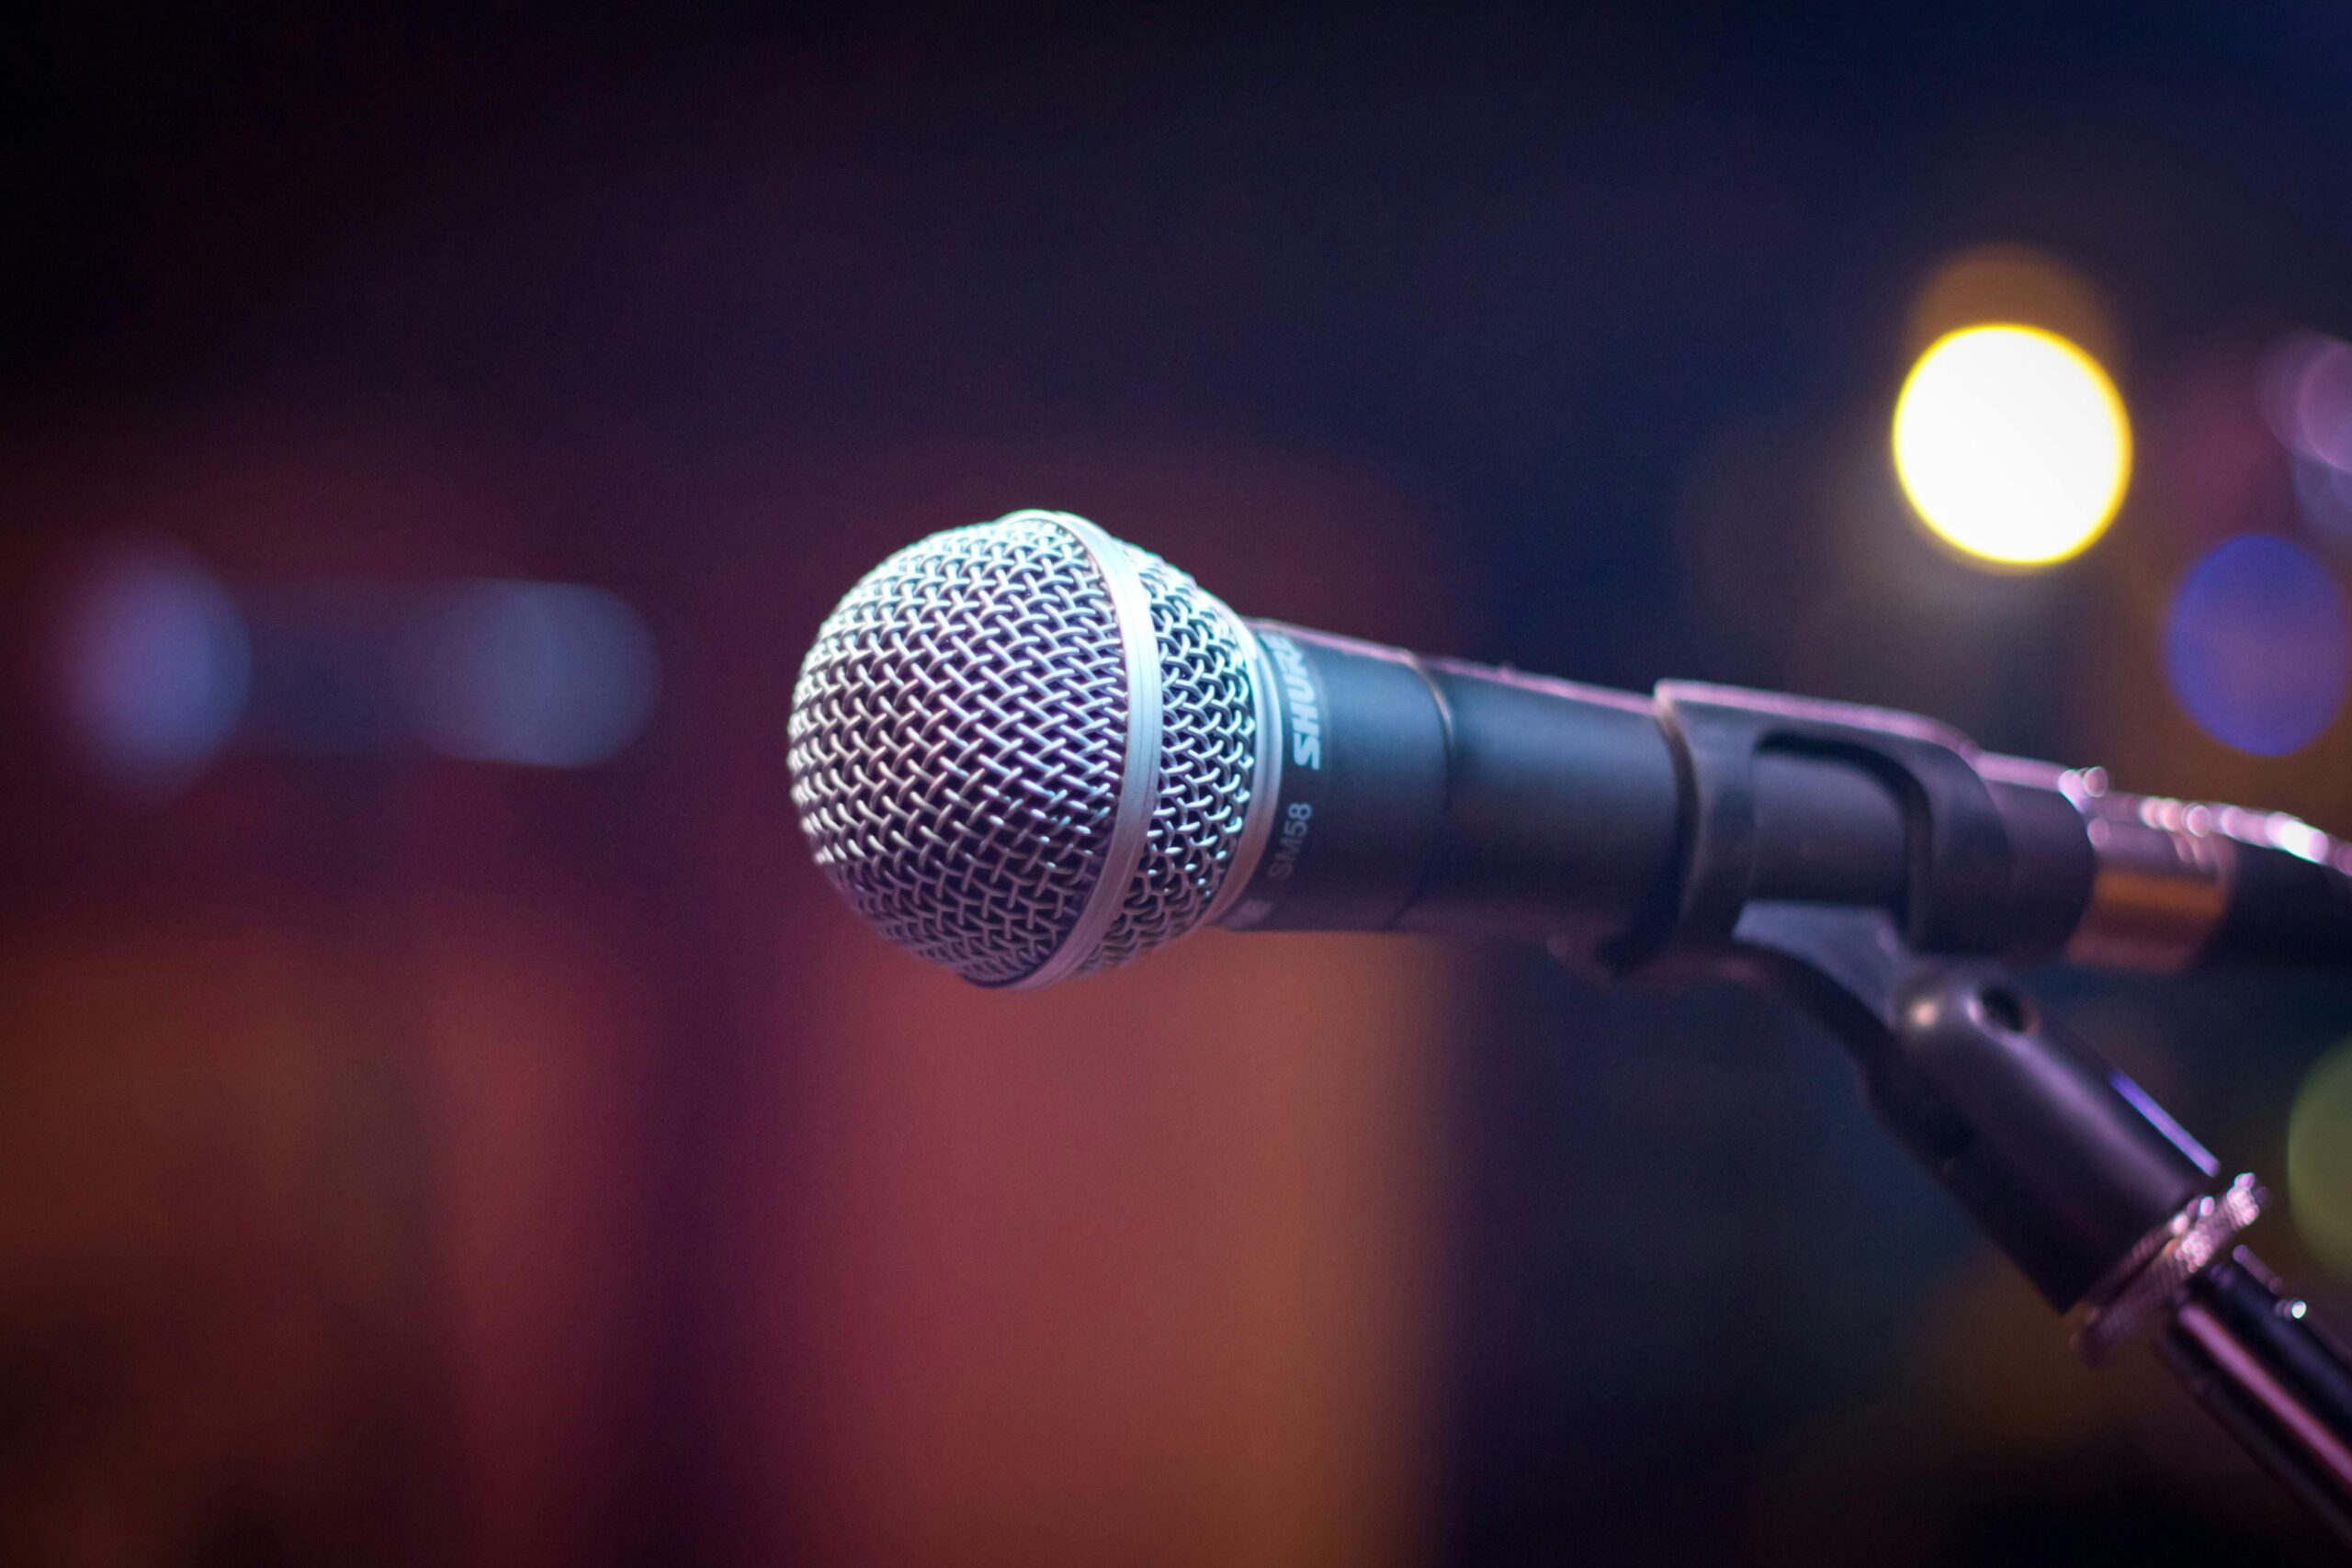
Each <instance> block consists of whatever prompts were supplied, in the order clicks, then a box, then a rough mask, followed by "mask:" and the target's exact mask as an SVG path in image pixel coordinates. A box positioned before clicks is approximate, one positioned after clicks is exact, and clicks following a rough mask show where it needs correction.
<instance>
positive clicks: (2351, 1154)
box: [2287, 1040, 2352, 1278]
mask: <svg viewBox="0 0 2352 1568" xmlns="http://www.w3.org/2000/svg"><path fill="white" fill-rule="evenodd" d="M2287 1201H2288V1203H2289V1204H2290V1208H2291V1210H2292V1213H2293V1214H2294V1216H2295V1228H2296V1229H2297V1230H2299V1231H2301V1233H2302V1236H2303V1239H2304V1241H2306V1242H2307V1243H2309V1244H2310V1246H2311V1249H2312V1255H2313V1256H2315V1257H2316V1258H2319V1260H2320V1261H2321V1262H2322V1263H2324V1264H2325V1265H2326V1266H2327V1267H2328V1268H2329V1269H2333V1270H2335V1272H2336V1273H2338V1274H2340V1275H2343V1276H2345V1277H2346V1278H2352V1040H2347V1041H2345V1042H2343V1043H2340V1044H2337V1045H2336V1046H2335V1047H2334V1048H2333V1049H2331V1050H2330V1051H2329V1052H2328V1053H2327V1054H2326V1055H2324V1056H2322V1057H2321V1058H2320V1059H2319V1060H2318V1061H2317V1062H2316V1063H2314V1064H2313V1065H2312V1070H2311V1071H2310V1072H2309V1073H2307V1074H2306V1075H2304V1077H2303V1086H2302V1088H2301V1089H2299V1090H2297V1091H2296V1094H2295V1107H2294V1111H2293V1112H2292V1113H2291V1114H2290V1116H2289V1117H2288V1120H2287Z"/></svg>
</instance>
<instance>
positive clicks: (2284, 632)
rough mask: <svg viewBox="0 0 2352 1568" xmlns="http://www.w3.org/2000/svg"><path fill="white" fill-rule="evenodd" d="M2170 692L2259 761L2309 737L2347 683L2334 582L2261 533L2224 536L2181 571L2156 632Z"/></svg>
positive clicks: (2351, 651) (2351, 664)
mask: <svg viewBox="0 0 2352 1568" xmlns="http://www.w3.org/2000/svg"><path fill="white" fill-rule="evenodd" d="M2165 673H2166V675H2167V676H2169V677H2170V679H2171V682H2172V689H2173V695H2174V696H2175V697H2176V698H2177V699H2178V700H2179V702H2180V705H2181V706H2182V707H2183V708H2185V709H2187V710H2188V716H2189V717H2191V718H2193V719H2195V720H2196V721H2197V723H2198V725H2199V728H2203V729H2204V730H2205V732H2206V733H2207V734H2209V735H2211V736H2212V737H2213V738H2214V739H2216V740H2219V741H2221V742H2222V744H2223V745H2225V746H2232V747H2234V748H2236V749H2237V750H2241V751H2249V752H2252V753H2253V754H2255V755H2256V756H2258V757H2281V756H2285V755H2286V754H2287V753H2288V752H2290V751H2299V750H2301V749H2302V748H2304V747H2305V746H2308V745H2310V744H2311V743H2312V741H2313V740H2315V739H2318V738H2319V736H2320V734H2321V732H2322V731H2324V730H2325V729H2326V728H2327V727H2328V725H2329V724H2330V723H2331V722H2333V721H2334V719H2335V715H2336V711H2337V710H2338V709H2339V708H2341V707H2342V706H2343V705H2344V696H2345V690H2346V684H2347V682H2352V614H2347V612H2346V608H2345V603H2344V594H2343V592H2342V591H2341V590H2340V589H2339V588H2338V587H2337V586H2336V583H2335V576H2334V575H2333V574H2332V573H2331V572H2330V571H2329V570H2327V568H2326V567H2325V566H2324V565H2322V564H2321V563H2320V562H2319V561H2318V560H2317V559H2315V558H2313V557H2312V554H2311V553H2310V552H2309V551H2307V550H2305V549H2303V548H2302V547H2300V546H2298V545H2295V544H2293V543H2291V542H2290V541H2289V540H2286V539H2281V538H2276V537H2273V536H2268V535H2261V534H2245V535H2241V536H2238V537H2236V538H2234V539H2228V540H2224V541H2223V542H2222V544H2220V545H2218V546H2216V547H2214V548H2213V549H2212V550H2211V551H2210V552H2208V553H2207V554H2206V556H2205V557H2204V558H2203V559H2201V560H2199V562H2198V563H2197V564H2196V565H2195V566H2194V567H2192V568H2190V569H2189V571H2188V576H2187V577H2186V578H2184V579H2182V581H2181V584H2180V587H2179V589H2178V591H2177V592H2175V594H2174V595H2173V601H2172V609H2171V613H2170V615H2168V617H2167V618H2166V621H2165Z"/></svg>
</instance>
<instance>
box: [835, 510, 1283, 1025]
mask: <svg viewBox="0 0 2352 1568" xmlns="http://www.w3.org/2000/svg"><path fill="white" fill-rule="evenodd" d="M1114 548H1128V547H1124V546H1114ZM1128 553H1129V558H1130V559H1132V561H1133V562H1134V564H1135V566H1136V569H1137V572H1138V575H1139V576H1140V577H1141V580H1142V582H1143V585H1144V589H1145V594H1146V597H1147V598H1148V602H1149V604H1150V613H1151V620H1152V626H1151V630H1152V641H1153V644H1154V647H1155V649H1156V650H1157V655H1158V660H1159V681H1160V687H1161V714H1162V728H1161V737H1160V746H1159V779H1158V784H1157V788H1156V790H1155V793H1154V795H1153V799H1152V802H1151V807H1150V814H1149V818H1148V832H1147V835H1146V838H1145V840H1144V846H1143V851H1142V855H1141V859H1140V861H1139V862H1138V863H1137V864H1136V871H1135V874H1134V875H1133V876H1132V877H1131V878H1129V879H1128V881H1127V884H1126V886H1125V890H1124V892H1123V893H1122V894H1121V896H1120V898H1119V903H1118V907H1117V911H1116V914H1115V916H1114V919H1112V922H1111V925H1110V928H1109V930H1108V931H1107V932H1106V933H1105V935H1104V936H1103V938H1102V940H1101V941H1100V942H1096V943H1095V944H1094V945H1093V951H1091V953H1084V954H1079V955H1075V956H1076V957H1077V958H1078V964H1077V972H1080V973H1085V972H1091V971H1093V970H1098V969H1103V968H1109V967H1111V966H1113V965H1115V964H1124V963H1125V962H1127V961H1128V960H1129V959H1131V958H1134V957H1136V956H1138V955H1139V954H1141V953H1148V952H1149V951H1150V950H1151V949H1153V948H1155V947H1158V946H1159V945H1161V944H1162V943H1164V942H1170V941H1172V940H1173V939H1174V938H1176V937H1178V936H1181V935H1182V934H1183V933H1184V932H1185V931H1189V930H1191V929H1192V928H1193V926H1195V925H1197V924H1199V923H1200V921H1201V919H1203V917H1204V915H1205V914H1206V913H1207V911H1208V908H1209V906H1210V903H1211V901H1212V900H1213V899H1214V898H1215V897H1216V892H1217V889H1218V887H1219V886H1221V884H1222V882H1223V880H1224V876H1225V873H1226V871H1227V868H1228V867H1229V866H1230V865H1231V863H1232V859H1233V854H1234V852H1235V849H1236V846H1237V845H1238V842H1239V840H1240V839H1241V835H1242V829H1243V825H1244V821H1245V818H1246V817H1247V814H1248V807H1249V800H1250V784H1251V778H1252V774H1253V771H1254V768H1255V764H1256V757H1257V745H1258V736H1257V720H1256V709H1255V705H1254V700H1253V693H1252V689H1251V684H1250V680H1251V677H1250V662H1249V660H1248V658H1247V656H1246V652H1245V649H1244V648H1243V646H1242V643H1241V637H1242V636H1243V635H1244V634H1242V633H1241V631H1240V629H1239V627H1238V623H1236V622H1235V621H1234V620H1233V618H1232V616H1231V615H1230V614H1229V613H1227V612H1226V611H1225V610H1224V608H1223V606H1222V605H1220V604H1217V603H1216V601H1215V600H1214V599H1212V598H1210V597H1209V596H1208V595H1207V594H1206V593H1204V592H1202V591H1201V589H1200V588H1199V587H1198V585H1196V584H1195V583H1194V582H1193V580H1192V579H1191V578H1189V577H1186V576H1185V575H1184V574H1183V573H1182V572H1181V571H1178V570H1175V569H1174V568H1173V567H1170V566H1169V565H1168V564H1167V563H1166V562H1164V561H1161V560H1159V558H1157V557H1153V556H1149V555H1147V554H1145V553H1144V552H1142V551H1140V550H1133V549H1129V552H1128ZM1127 714H1128V703H1127V691H1126V675H1125V664H1124V661H1123V656H1122V649H1121V642H1120V627H1119V625H1118V618H1117V614H1116V612H1115V610H1114V604H1113V598H1112V594H1111V592H1110V590H1109V587H1108V585H1107V584H1106V583H1105V582H1104V581H1103V575H1102V573H1101V570H1100V569H1098V567H1097V566H1096V565H1095V562H1094V558H1093V557H1092V556H1091V554H1089V552H1088V550H1087V548H1086V547H1085V546H1084V545H1083V544H1081V543H1080V540H1079V539H1078V537H1077V536H1075V535H1074V534H1073V533H1072V532H1070V531H1069V529H1067V528H1064V527H1062V526H1059V525H1057V524H1055V523H1053V522H1052V521H1050V520H1049V519H1048V518H1047V517H1046V516H1043V515H1041V514H1037V513H1015V514H1014V515H1012V516H1011V517H1007V518H1004V519H1001V520H1000V521H998V522H995V523H984V524H976V525H972V526H970V527H966V528H956V529H952V530H950V531H948V532H946V533H944V534H935V535H933V536H931V537H930V538H928V539H925V540H923V541H922V543H920V544H917V545H913V546H910V547H908V548H906V549H903V550H900V551H899V553H898V554H896V555H894V556H892V557H891V558H889V559H888V560H886V561H884V562H883V563H882V564H881V565H880V566H878V567H876V569H875V570H873V571H871V572H869V573H868V574H867V575H866V577H865V580H864V581H861V582H860V583H858V585H857V586H856V587H855V588H854V589H852V590H851V591H850V592H849V595H848V596H847V597H846V598H844V599H843V600H842V602H841V604H840V605H839V606H838V607H837V608H835V610H834V611H833V613H832V615H831V616H830V617H828V618H827V619H826V621H825V624H824V626H823V627H822V628H821V629H820V631H819V633H818V635H817V642H816V646H815V647H814V648H812V649H810V650H809V657H808V659H807V660H806V661H804V662H803V664H802V665H801V670H800V681H799V683H798V685H797V688H796V689H795V691H794V693H793V703H792V718H791V723H790V727H789V733H790V738H791V754H790V761H791V766H792V776H793V785H792V798H793V803H794V805H795V806H796V807H797V808H798V810H799V813H800V825H801V829H802V830H803V831H804V832H806V833H807V834H808V837H809V844H810V847H811V848H812V849H813V850H814V851H815V853H816V859H817V863H818V865H819V866H820V867H821V868H823V870H824V873H825V875H826V877H827V879H828V880H829V881H831V884H832V886H834V888H835V889H836V890H837V891H839V892H840V893H841V895H842V897H844V898H845V899H846V900H847V901H848V902H849V904H850V906H851V908H854V909H855V910H856V911H857V912H858V913H859V914H860V915H861V916H863V917H864V918H865V919H866V920H867V921H868V922H869V923H870V924H872V925H873V926H874V927H875V928H876V930H877V931H880V932H881V933H882V934H883V935H884V936H885V937H887V938H888V939H889V940H890V941H892V942H896V943H898V944H899V946H901V947H904V948H906V949H907V950H909V951H910V952H911V953H915V954H916V955H917V956H919V957H922V958H926V959H930V960H932V961H933V962H934V963H938V964H945V965H947V966H948V967H950V968H952V969H954V970H956V972H957V973H958V974H960V975H962V976H965V977H966V978H967V979H971V980H976V981H978V982H980V983H982V984H985V985H1001V984H1006V983H1009V982H1012V981H1016V980H1019V979H1022V978H1023V977H1024V976H1029V975H1031V974H1033V973H1034V972H1035V971H1036V970H1037V969H1038V968H1039V967H1040V966H1041V965H1042V964H1045V963H1046V961H1047V959H1049V958H1051V957H1053V956H1054V954H1055V953H1057V950H1058V949H1059V948H1060V947H1061V946H1062V945H1063V944H1064V942H1065V941H1066V939H1068V938H1069V935H1070V933H1071V931H1073V930H1074V929H1075V928H1076V926H1077V925H1078V922H1079V918H1080V912H1081V910H1082V909H1083V908H1085V907H1086V904H1087V901H1088V898H1089V896H1090V895H1091V894H1092V893H1093V892H1094V889H1095V884H1096V883H1097V882H1098V881H1099V880H1100V878H1101V874H1102V870H1103V863H1104V859H1105V856H1106V853H1107V852H1108V850H1109V848H1110V840H1111V834H1112V825H1113V821H1114V817H1115V815H1116V813H1117V809H1118V807H1119V804H1120V798H1119V796H1120V790H1121V788H1122V786H1123V784H1125V779H1124V778H1123V777H1122V774H1123V773H1124V771H1125V756H1126V748H1127V731H1126V727H1127ZM1130 841H1132V840H1130Z"/></svg>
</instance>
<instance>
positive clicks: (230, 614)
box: [61, 541, 253, 798]
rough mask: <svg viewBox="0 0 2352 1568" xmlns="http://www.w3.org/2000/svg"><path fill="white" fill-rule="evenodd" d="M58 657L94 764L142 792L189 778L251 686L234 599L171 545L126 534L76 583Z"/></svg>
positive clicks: (221, 738)
mask: <svg viewBox="0 0 2352 1568" xmlns="http://www.w3.org/2000/svg"><path fill="white" fill-rule="evenodd" d="M64 634H65V636H64V647H63V649H62V652H63V658H62V671H61V673H62V678H63V686H64V692H63V695H64V705H65V712H66V719H67V723H68V724H69V726H70V727H71V728H72V730H73V732H74V739H75V740H76V741H77V742H78V744H79V746H80V748H81V750H82V751H83V752H84V754H85V757H86V758H87V759H88V760H89V761H90V763H91V765H92V766H93V767H95V768H96V771H97V772H98V773H100V774H101V775H102V776H104V777H105V779H106V780H107V783H109V784H112V785H114V786H115V787H117V788H118V789H119V790H121V791H123V792H124V793H126V794H129V795H135V796H144V797H149V798H155V797H161V796H164V795H172V794H175V793H176V792H178V791H179V790H181V789H184V788H186V787H187V785H188V784H193V783H194V782H195V781H196V779H197V777H198V774H200V773H203V771H204V770H205V768H206V767H207V766H208V765H209V763H210V762H211V761H212V759H213V757H214V756H215V755H217V754H218V753H219V752H220V749H221V747H223V746H224V745H226V744H227V743H228V740H229V736H230V732H231V731H232V730H233V729H235V728H236V727H237V722H238V720H239V718H240V717H241V716H243V713H244V709H245V701H246V696H247V694H248V692H249V690H250V686H251V681H252V673H253V660H252V646H251V643H250V641H249V639H248V637H247V635H246V629H245V623H244V620H243V616H242V615H239V613H238V610H237V606H236V603H235V601H233V600H232V599H231V598H230V597H229V594H228V592H227V591H226V590H224V589H223V588H222V587H221V586H220V584H219V583H218V582H216V581H213V579H212V578H211V576H210V575H209V573H207V572H206V571H205V570H204V569H203V568H202V567H201V566H199V565H198V564H197V562H196V560H195V558H193V557H191V556H189V555H188V554H187V552H186V551H185V550H183V549H181V548H179V547H177V546H175V545H172V544H169V543H165V542H162V541H155V542H145V543H140V544H135V545H125V546H122V547H119V549H117V550H116V551H115V552H114V553H113V554H112V555H111V556H110V558H107V559H105V560H103V561H102V562H101V563H100V564H99V565H98V566H97V567H96V569H95V570H93V571H92V572H91V573H90V574H89V576H88V577H87V578H86V579H85V581H83V583H82V584H81V585H80V587H79V589H78V590H77V591H76V592H74V596H73V598H72V600H71V602H70V606H69V609H68V611H67V616H66V621H65V626H64Z"/></svg>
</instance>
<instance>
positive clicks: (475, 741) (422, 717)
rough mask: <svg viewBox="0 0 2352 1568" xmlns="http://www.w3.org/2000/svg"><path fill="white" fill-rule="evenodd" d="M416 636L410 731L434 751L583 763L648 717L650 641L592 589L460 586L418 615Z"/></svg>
mask: <svg viewBox="0 0 2352 1568" xmlns="http://www.w3.org/2000/svg"><path fill="white" fill-rule="evenodd" d="M418 637H419V641H420V644H421V647H420V652H421V654H422V659H421V661H420V662H421V668H420V669H419V671H418V672H417V673H418V683H417V689H416V694H415V696H414V698H413V705H414V709H415V716H416V723H417V727H418V728H419V729H420V730H421V731H422V732H423V734H424V739H425V741H426V743H427V744H428V745H430V746H432V747H433V749H434V750H437V751H440V752H442V753H444V754H445V755H447V756H452V757H463V758H466V759H469V760H470V761H494V762H520V763H523V764H526V766H531V767H541V768H580V767H587V766H589V765H591V764H593V763H596V762H601V761H605V759H606V758H608V757H610V756H612V755H613V754H614V753H616V752H617V751H619V750H621V749H622V748H623V747H625V746H627V745H628V743H629V742H630V741H632V740H634V739H637V737H638V734H639V732H640V731H641V730H643V729H644V728H645V726H646V722H647V720H648V719H649V718H650V716H652V712H653V702H654V696H655V686H656V682H657V678H658V671H657V660H656V658H655V655H654V649H653V638H652V636H651V634H650V632H649V631H648V630H647V629H646V626H645V622H644V621H643V620H642V619H641V618H639V615H638V613H637V612H636V611H635V610H633V609H631V608H630V607H629V606H628V604H626V603H624V602H623V601H622V600H620V599H618V598H616V597H615V596H614V595H613V594H611V593H608V592H605V591H604V590H603V589H601V588H590V587H587V586H585V585H583V584H580V583H572V582H519V581H475V582H467V583H462V584H459V585H458V586H456V587H453V588H450V589H448V590H446V591H445V592H441V593H440V594H438V595H437V596H436V597H435V600H434V601H433V602H432V604H430V605H429V607H427V608H426V609H425V610H424V612H422V614H421V615H420V618H419V628H418Z"/></svg>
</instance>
